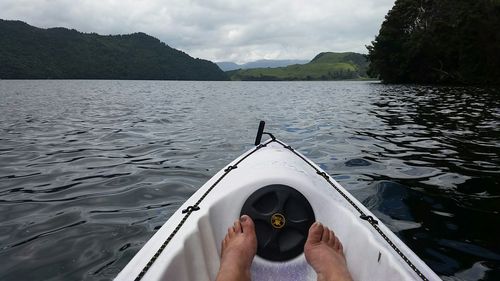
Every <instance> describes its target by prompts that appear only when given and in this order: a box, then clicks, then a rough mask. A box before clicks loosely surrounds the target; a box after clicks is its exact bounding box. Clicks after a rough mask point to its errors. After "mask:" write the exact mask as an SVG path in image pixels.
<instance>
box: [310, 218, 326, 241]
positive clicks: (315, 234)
mask: <svg viewBox="0 0 500 281" xmlns="http://www.w3.org/2000/svg"><path fill="white" fill-rule="evenodd" d="M323 228H324V227H323V225H322V224H321V223H319V222H315V223H313V224H312V225H311V227H310V228H309V234H308V235H307V241H306V244H316V243H319V242H320V241H321V236H322V235H323Z"/></svg>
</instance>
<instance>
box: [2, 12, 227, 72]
mask: <svg viewBox="0 0 500 281" xmlns="http://www.w3.org/2000/svg"><path fill="white" fill-rule="evenodd" d="M0 79H144V80H145V79H147V80H227V76H226V74H225V73H224V72H223V71H222V70H220V68H219V67H218V66H217V65H216V64H214V63H212V62H210V61H207V60H202V59H195V58H192V57H190V56H189V55H187V54H186V53H183V52H181V51H179V50H176V49H173V48H171V47H169V46H168V45H166V44H165V43H163V42H161V41H160V40H158V39H156V38H154V37H151V36H149V35H147V34H144V33H134V34H130V35H108V36H102V35H98V34H95V33H90V34H89V33H81V32H78V31H76V30H69V29H66V28H49V29H41V28H36V27H33V26H30V25H28V24H26V23H24V22H21V21H6V20H0Z"/></svg>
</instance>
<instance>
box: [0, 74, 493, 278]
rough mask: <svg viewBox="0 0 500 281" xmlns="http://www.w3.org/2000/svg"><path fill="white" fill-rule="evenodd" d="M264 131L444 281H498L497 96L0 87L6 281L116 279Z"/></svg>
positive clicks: (430, 90)
mask: <svg viewBox="0 0 500 281" xmlns="http://www.w3.org/2000/svg"><path fill="white" fill-rule="evenodd" d="M260 120H266V121H267V124H268V125H267V131H270V132H272V133H274V134H275V135H276V136H277V137H279V138H280V139H281V140H283V141H285V142H287V143H288V144H290V145H292V146H293V147H294V148H296V149H298V150H299V151H300V152H302V153H303V154H305V155H306V156H307V157H309V158H310V159H311V160H313V161H314V162H316V163H318V164H319V165H320V166H321V167H322V168H323V169H325V170H326V171H327V172H328V173H330V174H331V175H332V176H333V177H334V178H335V179H336V180H337V181H338V182H340V183H341V184H342V185H343V186H344V187H345V188H346V189H348V190H349V191H350V192H351V193H352V194H353V195H354V196H356V197H357V198H358V199H359V200H360V201H362V202H363V204H365V205H366V206H367V207H368V208H369V209H370V210H372V211H373V212H374V213H375V214H376V215H377V216H378V217H379V218H380V219H381V220H382V221H383V222H384V223H386V224H387V225H388V226H389V227H390V228H391V229H392V230H393V231H394V232H395V233H396V234H397V235H398V236H399V237H400V238H401V239H402V240H403V241H404V242H405V243H407V244H408V245H409V247H410V248H412V249H413V250H414V251H415V252H416V253H417V254H418V255H419V256H420V257H421V258H422V259H423V260H424V261H425V262H426V263H427V264H428V265H429V266H430V267H431V268H432V269H433V270H434V271H436V272H437V273H438V274H439V275H440V276H442V278H443V279H445V280H500V242H499V240H498V239H499V234H500V231H499V230H500V214H499V211H500V168H499V167H500V140H499V136H500V126H499V125H500V91H499V90H495V89H480V88H461V87H421V86H387V85H382V84H379V83H373V82H153V81H6V80H0V121H1V127H0V129H1V130H0V261H1V262H0V280H109V279H112V278H113V277H114V276H115V275H116V274H117V273H118V272H119V271H120V270H121V269H122V268H123V267H124V266H125V264H126V263H127V262H128V261H129V260H130V259H131V258H132V256H133V255H134V254H135V253H136V252H137V251H138V250H139V249H140V248H141V246H142V245H143V244H144V243H145V242H146V241H147V240H148V239H149V238H150V237H151V236H152V235H153V233H154V232H155V230H157V229H158V228H159V227H160V226H161V225H162V224H163V223H164V222H165V221H166V220H167V219H168V218H169V217H170V216H171V215H172V213H173V212H174V211H175V210H176V209H177V208H178V207H179V206H180V205H181V204H182V203H183V202H184V201H185V200H186V199H187V198H188V197H189V196H190V195H191V194H193V193H194V192H195V191H196V190H197V188H199V187H200V186H201V185H202V184H203V183H204V182H205V181H206V180H208V179H209V178H210V177H211V176H212V175H214V174H215V173H216V172H217V171H218V170H219V169H221V168H222V167H223V166H224V165H226V164H228V163H229V162H230V161H232V160H233V159H234V158H236V157H237V156H239V155H240V154H241V153H243V152H244V151H245V150H247V149H249V148H251V147H252V143H253V141H254V138H255V133H256V129H257V126H258V122H259V121H260Z"/></svg>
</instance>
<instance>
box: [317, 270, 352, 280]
mask: <svg viewBox="0 0 500 281" xmlns="http://www.w3.org/2000/svg"><path fill="white" fill-rule="evenodd" d="M317 276H318V279H317V281H352V278H351V275H350V274H349V272H345V273H343V274H339V273H338V272H319V273H317Z"/></svg>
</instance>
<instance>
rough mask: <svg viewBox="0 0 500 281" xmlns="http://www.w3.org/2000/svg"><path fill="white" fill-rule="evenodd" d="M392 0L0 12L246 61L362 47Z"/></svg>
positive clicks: (14, 7)
mask: <svg viewBox="0 0 500 281" xmlns="http://www.w3.org/2000/svg"><path fill="white" fill-rule="evenodd" d="M394 2H395V0H336V1H332V0H304V1H302V0H0V18H1V19H7V20H21V21H24V22H26V23H28V24H30V25H33V26H36V27H42V28H50V27H66V28H70V29H76V30H78V31H81V32H96V33H98V34H102V35H108V34H130V33H134V32H144V33H147V34H149V35H152V36H154V37H156V38H158V39H160V40H161V41H163V42H165V43H166V44H168V45H169V46H170V47H173V48H176V49H179V50H182V51H184V52H186V53H188V54H189V55H191V56H193V57H198V58H203V59H208V60H211V61H214V62H219V61H232V62H237V63H245V62H250V61H255V60H259V59H305V60H310V59H312V58H313V57H314V56H315V55H317V54H318V53H320V52H327V51H333V52H344V51H353V52H359V53H366V52H367V51H366V48H365V45H367V44H370V42H371V41H372V40H373V39H374V38H375V35H377V34H378V31H379V29H380V25H381V24H382V22H383V20H384V17H385V15H386V14H387V12H388V11H389V10H390V9H391V8H392V6H393V5H394Z"/></svg>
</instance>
